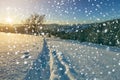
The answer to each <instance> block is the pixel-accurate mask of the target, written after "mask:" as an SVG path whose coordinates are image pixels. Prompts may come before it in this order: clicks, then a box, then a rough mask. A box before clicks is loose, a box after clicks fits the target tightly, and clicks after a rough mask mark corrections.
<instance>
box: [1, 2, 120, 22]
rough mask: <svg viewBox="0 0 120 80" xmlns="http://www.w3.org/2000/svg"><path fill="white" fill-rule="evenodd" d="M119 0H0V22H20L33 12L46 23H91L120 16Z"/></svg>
mask: <svg viewBox="0 0 120 80" xmlns="http://www.w3.org/2000/svg"><path fill="white" fill-rule="evenodd" d="M119 8H120V0H0V23H2V22H7V20H6V19H8V18H9V21H10V19H12V20H13V22H14V23H20V22H21V20H25V19H26V18H27V17H28V16H30V15H31V14H34V13H38V14H40V15H42V14H45V15H46V18H45V22H46V23H60V24H75V23H81V24H82V23H93V22H101V21H106V20H111V19H116V18H120V9H119Z"/></svg>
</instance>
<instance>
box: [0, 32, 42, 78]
mask: <svg viewBox="0 0 120 80" xmlns="http://www.w3.org/2000/svg"><path fill="white" fill-rule="evenodd" d="M42 44H43V39H42V37H37V36H32V35H23V34H11V33H0V80H22V79H23V78H24V77H25V75H26V73H27V72H28V71H27V70H28V69H29V67H30V66H31V65H32V64H33V61H34V60H35V59H36V58H37V56H38V54H39V53H40V51H41V50H42Z"/></svg>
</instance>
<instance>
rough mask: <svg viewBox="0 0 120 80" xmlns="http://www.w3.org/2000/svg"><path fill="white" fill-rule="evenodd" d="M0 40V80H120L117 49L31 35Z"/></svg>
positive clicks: (119, 62)
mask: <svg viewBox="0 0 120 80" xmlns="http://www.w3.org/2000/svg"><path fill="white" fill-rule="evenodd" d="M5 35H6V37H5ZM8 35H9V38H8ZM23 36H24V38H21V37H23ZM0 37H3V38H2V39H1V38H0V40H1V41H0V44H2V45H0V46H1V49H0V53H1V54H0V80H119V79H120V49H119V48H115V47H108V46H102V45H96V44H91V43H79V42H77V41H70V40H61V39H55V38H53V39H43V38H41V37H37V36H30V35H29V36H28V35H19V36H18V34H5V33H0ZM12 37H13V38H12ZM16 37H17V38H16ZM6 38H7V39H8V40H7V39H6ZM9 39H10V40H9ZM13 39H15V41H12V40H13ZM9 41H10V43H9ZM25 41H27V42H28V43H27V42H25ZM7 42H8V43H7ZM14 42H17V43H16V44H15V45H16V47H15V49H14V47H13V45H14ZM3 43H5V44H6V45H5V44H3ZM25 44H27V46H25ZM8 45H10V46H9V47H8ZM17 45H18V47H17ZM22 45H24V46H23V47H21V46H22ZM28 45H29V46H28ZM4 48H5V49H4ZM9 49H10V50H9ZM26 50H29V53H28V52H26ZM18 51H19V52H18ZM8 52H9V53H8ZM16 52H18V53H16ZM23 52H24V53H23ZM16 54H17V55H16ZM28 54H29V55H28ZM23 55H25V56H26V55H27V57H25V56H23ZM21 56H22V57H21ZM29 56H31V57H29Z"/></svg>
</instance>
